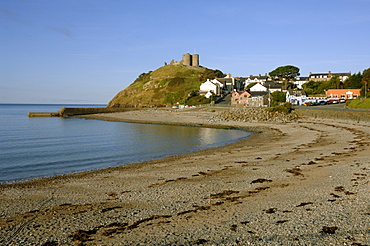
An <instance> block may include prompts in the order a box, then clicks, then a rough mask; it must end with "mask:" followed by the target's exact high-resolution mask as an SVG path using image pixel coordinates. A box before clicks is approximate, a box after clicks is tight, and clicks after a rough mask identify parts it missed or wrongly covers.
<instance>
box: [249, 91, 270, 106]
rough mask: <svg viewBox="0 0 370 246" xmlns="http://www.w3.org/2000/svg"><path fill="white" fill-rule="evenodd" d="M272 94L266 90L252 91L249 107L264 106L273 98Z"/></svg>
mask: <svg viewBox="0 0 370 246" xmlns="http://www.w3.org/2000/svg"><path fill="white" fill-rule="evenodd" d="M271 98H272V96H271V94H270V93H269V92H268V91H267V90H266V91H253V92H252V91H251V92H250V97H249V98H248V106H249V107H264V106H266V105H268V104H269V100H271Z"/></svg>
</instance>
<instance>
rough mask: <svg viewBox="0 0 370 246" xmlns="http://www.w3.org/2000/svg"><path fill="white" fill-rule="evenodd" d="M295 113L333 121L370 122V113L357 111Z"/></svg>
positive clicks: (308, 110)
mask: <svg viewBox="0 0 370 246" xmlns="http://www.w3.org/2000/svg"><path fill="white" fill-rule="evenodd" d="M294 112H295V113H296V114H297V115H298V116H300V117H310V118H319V119H320V118H322V119H333V120H336V119H337V120H354V121H357V122H360V121H367V122H369V121H370V112H356V111H334V110H318V109H301V108H300V109H295V110H294Z"/></svg>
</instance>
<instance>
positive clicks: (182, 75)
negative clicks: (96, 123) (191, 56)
mask: <svg viewBox="0 0 370 246" xmlns="http://www.w3.org/2000/svg"><path fill="white" fill-rule="evenodd" d="M214 77H215V71H214V70H211V69H207V68H204V67H199V68H192V67H185V66H181V65H167V66H163V67H160V68H158V69H157V70H155V71H149V72H148V73H143V74H141V75H140V76H139V77H138V78H137V79H136V80H135V81H134V82H133V83H132V84H131V85H129V86H128V87H127V88H126V89H124V90H122V91H120V92H119V93H118V94H117V95H116V96H115V97H114V98H113V99H112V100H111V101H110V102H109V104H108V107H145V106H152V105H157V106H160V105H172V104H175V103H177V102H179V103H186V102H187V101H188V100H189V95H190V94H192V95H193V97H195V95H194V92H196V91H198V90H199V86H200V84H201V83H203V82H204V81H206V79H207V78H211V79H213V78H214ZM192 101H196V102H198V101H199V103H203V102H204V100H201V98H199V100H194V99H192Z"/></svg>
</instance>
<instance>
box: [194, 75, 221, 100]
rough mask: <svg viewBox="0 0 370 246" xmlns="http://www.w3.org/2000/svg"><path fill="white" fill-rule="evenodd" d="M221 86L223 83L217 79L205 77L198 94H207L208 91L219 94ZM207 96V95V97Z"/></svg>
mask: <svg viewBox="0 0 370 246" xmlns="http://www.w3.org/2000/svg"><path fill="white" fill-rule="evenodd" d="M222 87H223V84H222V83H220V82H219V81H218V80H216V79H214V80H212V81H211V80H209V79H207V81H206V82H204V83H202V84H201V85H200V89H199V95H204V96H206V95H207V96H209V92H211V93H212V94H214V95H217V96H218V95H220V94H221V88H222ZM207 96H206V97H207ZM207 98H209V97H207Z"/></svg>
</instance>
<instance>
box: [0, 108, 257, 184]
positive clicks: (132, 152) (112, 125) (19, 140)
mask: <svg viewBox="0 0 370 246" xmlns="http://www.w3.org/2000/svg"><path fill="white" fill-rule="evenodd" d="M65 106H67V107H83V105H31V104H26V105H25V104H22V105H21V104H17V105H14V104H13V105H12V104H0V141H1V144H0V183H9V182H19V181H23V180H29V179H35V178H41V177H48V176H54V175H61V174H68V173H75V172H81V171H87V170H94V169H101V168H107V167H112V166H118V165H126V164H131V163H136V162H142V161H147V160H154V159H160V158H164V157H168V156H173V155H178V154H186V153H191V152H194V151H197V150H202V149H207V148H211V147H217V146H222V145H226V144H229V143H232V142H235V141H237V140H239V139H242V138H245V137H248V136H249V135H250V133H248V132H244V131H238V130H223V129H211V128H198V127H182V126H165V125H152V124H133V123H122V122H107V121H99V120H86V119H80V118H75V117H66V118H59V117H50V118H28V116H27V113H28V112H56V111H58V110H59V109H60V108H61V107H65ZM98 106H101V107H104V105H88V106H86V105H85V107H98Z"/></svg>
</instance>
